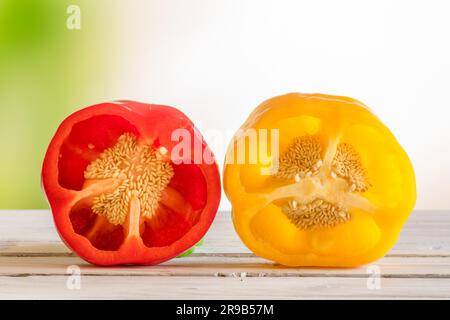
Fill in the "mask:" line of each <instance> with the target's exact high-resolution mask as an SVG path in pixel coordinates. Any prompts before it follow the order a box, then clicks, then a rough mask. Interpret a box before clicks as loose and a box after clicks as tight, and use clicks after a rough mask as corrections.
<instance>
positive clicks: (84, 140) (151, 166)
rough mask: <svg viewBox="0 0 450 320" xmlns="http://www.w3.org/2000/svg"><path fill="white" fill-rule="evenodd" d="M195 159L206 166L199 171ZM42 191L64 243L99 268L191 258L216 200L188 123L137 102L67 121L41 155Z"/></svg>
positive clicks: (205, 151)
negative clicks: (189, 251)
mask: <svg viewBox="0 0 450 320" xmlns="http://www.w3.org/2000/svg"><path fill="white" fill-rule="evenodd" d="M176 130H182V132H184V133H187V135H186V134H185V135H184V137H183V139H182V138H180V137H181V136H182V135H180V134H175V135H173V133H174V132H176ZM174 137H178V138H176V139H174ZM174 140H175V141H174ZM182 140H183V141H182ZM181 143H183V144H184V147H185V148H184V149H183V148H180V145H181ZM181 146H182V145H181ZM186 146H187V149H186ZM199 152H200V154H201V155H207V156H208V157H209V160H208V159H207V161H198V159H199V157H198V153H199ZM195 157H196V159H194V158H195ZM208 157H207V158H208ZM195 160H197V161H195ZM211 160H212V161H211ZM42 184H43V189H44V191H45V194H46V196H47V199H48V201H49V203H50V206H51V209H52V212H53V218H54V222H55V225H56V227H57V230H58V232H59V234H60V236H61V238H62V239H63V240H64V242H65V243H66V244H67V245H68V246H69V247H70V248H71V249H72V250H73V251H75V252H76V253H77V254H78V255H79V256H80V257H82V258H83V259H85V260H87V261H89V262H91V263H93V264H97V265H115V264H144V265H151V264H157V263H161V262H163V261H166V260H168V259H171V258H173V257H175V256H177V255H179V254H180V253H182V252H184V251H185V250H187V249H189V248H191V247H192V246H194V245H195V244H196V243H197V242H199V241H200V240H201V239H202V237H203V236H204V234H205V233H206V231H207V230H208V228H209V227H210V225H211V223H212V221H213V219H214V216H215V214H216V212H217V208H218V205H219V200H220V192H221V189H220V178H219V172H218V167H217V164H216V162H215V159H214V156H213V155H212V153H211V151H210V149H209V148H208V146H207V145H206V143H205V141H204V140H203V138H202V136H201V135H200V134H199V133H198V131H197V129H196V128H195V127H194V125H193V123H192V122H191V121H190V120H189V119H188V118H187V117H186V115H184V114H183V113H182V112H180V111H179V110H177V109H175V108H172V107H168V106H161V105H152V104H143V103H139V102H133V101H118V102H114V103H102V104H97V105H94V106H90V107H87V108H84V109H82V110H80V111H77V112H75V113H73V114H72V115H70V116H69V117H67V118H66V119H65V120H64V121H63V122H62V123H61V125H60V126H59V128H58V130H57V131H56V133H55V135H54V137H53V139H52V141H51V142H50V145H49V147H48V150H47V153H46V155H45V159H44V164H43V168H42Z"/></svg>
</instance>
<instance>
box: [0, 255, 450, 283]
mask: <svg viewBox="0 0 450 320" xmlns="http://www.w3.org/2000/svg"><path fill="white" fill-rule="evenodd" d="M73 265H76V266H78V267H79V268H80V271H81V274H82V275H83V276H99V275H109V276H127V275H129V276H148V277H150V276H153V277H157V276H176V277H180V276H192V277H241V276H244V277H347V278H351V277H354V278H367V276H368V270H371V269H372V268H373V267H374V266H375V267H377V268H379V271H380V276H381V277H385V278H392V277H398V278H400V277H401V278H441V279H450V257H411V258H399V257H386V258H383V259H381V260H379V261H376V262H374V263H372V264H370V265H367V266H362V267H359V268H347V269H336V268H334V269H333V268H289V267H283V266H280V265H276V264H274V263H272V262H270V261H267V260H264V259H262V258H258V257H255V256H242V257H232V256H228V257H223V256H215V255H211V254H207V255H205V256H198V255H196V256H192V257H186V258H180V259H172V260H171V261H168V262H165V263H163V264H161V265H156V266H151V267H149V266H116V267H108V268H100V267H96V266H93V265H91V264H89V263H87V262H84V261H83V260H82V259H80V258H78V257H58V256H56V257H0V276H23V277H25V276H34V275H46V276H53V275H65V274H66V272H67V268H68V267H69V266H73Z"/></svg>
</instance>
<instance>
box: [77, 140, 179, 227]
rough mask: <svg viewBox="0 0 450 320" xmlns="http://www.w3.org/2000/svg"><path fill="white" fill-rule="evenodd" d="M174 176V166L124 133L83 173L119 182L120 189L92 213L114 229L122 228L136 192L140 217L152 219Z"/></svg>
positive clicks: (96, 204)
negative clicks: (107, 222) (139, 206)
mask: <svg viewBox="0 0 450 320" xmlns="http://www.w3.org/2000/svg"><path fill="white" fill-rule="evenodd" d="M172 176H173V168H172V166H171V165H170V164H169V163H168V162H167V161H165V160H163V159H162V157H161V155H160V154H159V153H158V152H157V151H156V150H155V149H153V148H152V147H150V146H147V145H139V144H138V143H137V139H136V137H135V136H134V135H132V134H130V133H125V134H123V135H121V136H120V137H119V139H118V141H117V143H116V144H115V145H114V146H113V147H111V148H108V149H106V150H105V151H103V153H102V154H101V155H100V157H99V158H98V159H96V160H94V161H93V162H92V163H91V164H90V165H88V167H87V168H86V170H85V172H84V177H85V179H108V178H118V179H120V180H121V183H120V185H119V187H118V188H116V189H115V190H114V191H112V192H109V193H103V194H101V195H99V196H97V197H95V198H94V200H93V205H92V211H93V212H94V213H96V214H98V215H101V216H104V217H105V218H107V219H108V221H109V222H110V223H112V224H114V225H118V224H123V223H124V222H125V220H126V217H127V215H128V212H129V206H130V199H131V195H132V193H133V191H137V193H138V198H139V201H140V203H141V215H142V216H144V217H152V216H153V215H154V213H155V211H156V209H157V207H158V201H159V199H160V197H161V193H162V192H163V190H164V189H165V188H166V186H167V184H168V183H169V182H170V180H171V179H172Z"/></svg>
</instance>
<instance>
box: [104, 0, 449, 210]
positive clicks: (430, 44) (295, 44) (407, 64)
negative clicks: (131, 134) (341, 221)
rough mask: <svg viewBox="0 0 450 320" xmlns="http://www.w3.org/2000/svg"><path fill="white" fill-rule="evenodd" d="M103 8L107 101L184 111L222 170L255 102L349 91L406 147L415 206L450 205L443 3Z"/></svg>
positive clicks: (192, 3) (208, 1) (209, 1)
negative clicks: (113, 71)
mask: <svg viewBox="0 0 450 320" xmlns="http://www.w3.org/2000/svg"><path fill="white" fill-rule="evenodd" d="M110 12H115V13H114V14H113V15H112V16H111V17H110V18H111V19H113V21H111V28H112V31H113V32H114V34H115V36H114V37H113V38H111V39H110V40H104V41H105V42H108V41H110V42H111V43H110V44H111V45H113V46H114V47H115V48H116V50H114V51H113V52H111V54H112V55H113V58H114V59H115V61H116V62H117V65H118V66H121V68H120V71H118V72H120V80H118V81H117V83H116V84H115V86H114V88H111V90H110V93H108V95H109V96H108V98H111V99H117V98H121V99H136V100H141V101H145V102H153V103H162V104H169V105H174V106H177V107H179V108H181V109H182V110H183V111H184V112H185V113H186V114H188V115H189V116H190V117H191V118H192V119H193V120H194V121H195V122H197V124H198V125H199V127H200V129H201V130H202V131H203V133H204V134H205V136H206V139H207V140H209V141H208V142H209V143H210V144H211V145H212V148H213V150H214V151H215V153H216V156H217V158H218V160H219V162H220V165H221V164H222V161H223V157H224V153H225V149H226V145H227V143H228V141H229V140H230V139H231V137H232V135H233V133H234V131H235V130H236V129H238V127H239V126H240V125H241V124H242V122H243V121H244V120H245V119H246V117H247V116H248V114H249V113H250V112H251V111H252V110H253V108H254V107H256V106H257V105H258V104H259V103H260V102H262V101H263V100H265V99H267V98H269V97H272V96H274V95H279V94H283V93H287V92H291V91H300V92H320V93H329V94H338V95H347V96H351V97H354V98H356V99H359V100H361V101H362V102H364V103H365V104H367V105H368V106H369V107H370V108H371V109H372V110H373V111H374V112H375V113H376V114H377V115H378V116H379V117H380V118H381V119H382V120H383V122H384V123H385V124H386V125H387V126H388V127H389V128H390V129H391V130H392V132H393V133H394V135H395V136H396V137H397V138H398V140H399V142H400V143H401V144H402V145H403V147H404V148H405V149H406V151H407V152H408V154H409V156H410V157H411V160H412V162H413V165H414V167H415V170H416V175H417V183H418V201H417V206H416V207H417V208H418V209H449V208H450V194H449V193H450V187H449V184H450V128H449V116H450V44H449V43H450V1H445V0H442V1H437V0H432V1H430V0H427V1H411V0H409V1H398V0H397V1H392V0H391V1H384V0H383V1H381V0H377V1H361V0H359V1H358V0H354V1H336V0H335V1H317V0H316V1H282V0H278V1H275V0H273V1H262V0H259V1H257V0H240V1H230V0H178V1H174V0H171V1H168V0H160V1H138V0H135V1H120V2H115V5H114V10H112V11H110ZM229 207H230V205H229V203H228V201H227V199H226V198H225V197H224V198H223V200H222V204H221V208H222V209H225V208H229Z"/></svg>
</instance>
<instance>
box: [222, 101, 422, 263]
mask: <svg viewBox="0 0 450 320" xmlns="http://www.w3.org/2000/svg"><path fill="white" fill-rule="evenodd" d="M260 132H265V134H260ZM272 133H274V134H272ZM252 142H253V143H252ZM240 146H241V147H240ZM242 146H243V147H242ZM239 153H241V154H239ZM255 154H256V155H255ZM239 159H241V161H239ZM252 159H253V161H251V160H252ZM243 160H245V161H243ZM224 188H225V192H226V194H227V196H228V198H229V199H230V201H231V203H232V206H233V209H232V216H233V222H234V226H235V228H236V231H237V233H238V234H239V236H240V237H241V239H242V240H243V242H244V243H245V244H246V245H247V246H248V247H249V248H250V249H251V250H252V251H253V252H254V253H256V254H257V255H259V256H261V257H264V258H267V259H270V260H273V261H276V262H278V263H281V264H283V265H288V266H329V267H351V266H358V265H361V264H365V263H369V262H371V261H374V260H376V259H378V258H380V257H382V256H383V255H385V253H386V252H387V251H388V250H389V249H390V248H391V247H392V246H393V245H394V243H395V242H396V240H397V238H398V236H399V234H400V231H401V229H402V226H403V225H404V223H405V222H406V220H407V218H408V216H409V214H410V212H411V211H412V209H413V207H414V204H415V200H416V187H415V177H414V171H413V168H412V165H411V162H410V160H409V158H408V156H407V154H406V153H405V151H404V150H403V149H402V147H401V146H400V145H399V143H398V142H397V140H396V139H395V137H394V136H393V135H392V133H391V132H390V131H389V129H388V128H387V127H386V126H384V125H383V124H382V123H381V122H380V120H379V119H378V118H377V117H376V116H374V114H373V113H372V112H371V111H370V110H369V109H368V108H367V107H366V106H365V105H364V104H362V103H361V102H359V101H356V100H354V99H351V98H347V97H340V96H331V95H322V94H299V93H292V94H287V95H283V96H279V97H275V98H272V99H269V100H267V101H265V102H264V103H262V104H261V105H260V106H258V107H257V108H256V110H255V111H253V113H251V115H250V116H249V118H248V119H247V121H246V122H245V123H244V124H243V126H242V127H241V129H240V130H239V132H238V133H237V134H236V135H235V137H234V139H233V140H232V142H231V144H230V147H229V149H228V152H227V157H226V163H225V168H224Z"/></svg>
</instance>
